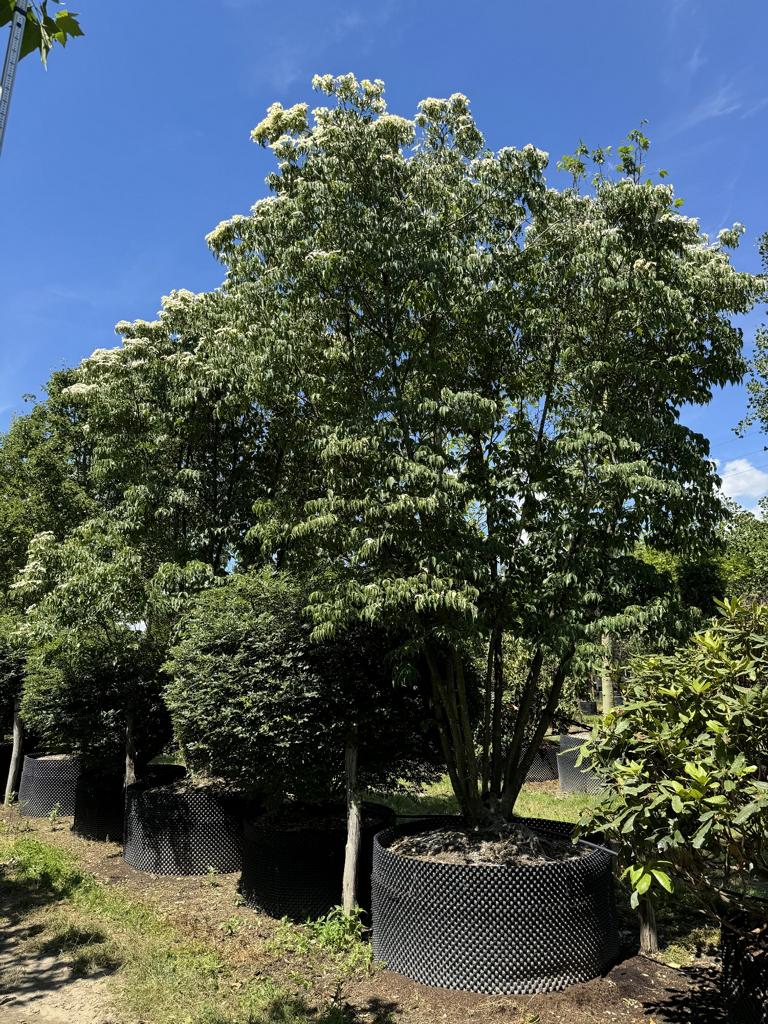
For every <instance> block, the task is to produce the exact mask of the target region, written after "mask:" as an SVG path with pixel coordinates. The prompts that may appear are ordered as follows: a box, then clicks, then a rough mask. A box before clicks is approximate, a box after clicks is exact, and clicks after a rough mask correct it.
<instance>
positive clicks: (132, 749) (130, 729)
mask: <svg viewBox="0 0 768 1024" xmlns="http://www.w3.org/2000/svg"><path fill="white" fill-rule="evenodd" d="M135 728H136V722H135V719H134V713H133V711H126V713H125V781H124V783H123V785H124V786H125V787H126V788H127V787H128V786H132V785H133V784H134V782H135V781H136V734H135Z"/></svg>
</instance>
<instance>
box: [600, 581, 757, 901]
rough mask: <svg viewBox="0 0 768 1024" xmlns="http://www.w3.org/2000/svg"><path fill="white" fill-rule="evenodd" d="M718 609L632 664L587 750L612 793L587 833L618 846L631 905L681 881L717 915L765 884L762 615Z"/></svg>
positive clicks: (738, 606) (732, 604) (748, 609)
mask: <svg viewBox="0 0 768 1024" xmlns="http://www.w3.org/2000/svg"><path fill="white" fill-rule="evenodd" d="M720 610H721V615H720V617H719V618H718V619H716V620H714V621H713V622H712V624H711V625H710V627H709V628H708V629H706V630H703V631H701V632H698V633H696V634H695V635H694V636H693V638H692V639H691V641H690V642H689V643H688V644H687V645H685V646H683V647H681V648H679V649H678V650H677V651H676V652H675V653H674V654H673V655H670V656H654V657H648V658H644V659H641V660H639V661H638V662H637V663H635V665H634V667H633V670H632V675H631V680H632V703H630V704H628V705H626V706H625V707H623V708H621V709H618V710H617V711H615V712H613V713H611V714H609V715H608V716H607V718H606V719H605V722H604V724H603V725H602V727H601V728H600V730H599V731H598V733H597V735H596V737H595V739H594V741H593V743H592V745H591V750H590V752H589V753H590V756H591V758H592V763H593V764H594V767H595V770H596V771H597V772H598V774H600V775H601V776H602V778H603V779H604V780H605V782H606V783H607V785H608V787H609V790H608V795H607V797H606V799H605V800H604V802H603V803H602V804H601V806H600V807H599V809H598V810H597V811H596V812H595V813H594V815H593V816H592V817H591V822H590V827H594V826H597V827H598V828H599V829H601V830H603V831H605V832H606V834H607V835H608V837H609V838H610V839H611V840H612V841H613V842H614V843H616V844H617V845H618V849H619V851H620V855H621V858H622V861H623V864H624V868H625V874H626V875H627V877H628V878H629V881H630V883H631V887H632V902H633V905H637V903H638V901H639V900H640V898H641V897H643V896H647V897H648V898H651V899H652V898H653V896H654V894H655V893H656V892H657V891H658V889H659V888H662V889H666V890H668V891H671V890H672V888H673V886H675V884H679V885H680V886H682V887H683V888H684V889H686V890H687V891H688V892H689V893H691V894H692V895H693V896H694V898H695V899H696V900H697V901H698V903H699V904H700V905H701V906H702V908H703V909H705V910H706V911H708V912H709V913H710V914H712V915H713V916H715V917H716V918H722V917H723V916H726V917H727V916H729V915H730V914H731V913H732V911H733V908H734V905H735V906H737V907H741V906H748V905H749V904H750V902H751V895H756V894H758V893H759V892H760V891H761V890H762V891H764V892H765V891H766V886H767V885H768V606H766V605H762V604H758V605H753V606H750V605H748V604H746V603H744V602H740V601H735V600H734V601H725V602H723V603H722V604H720ZM763 913H764V909H763Z"/></svg>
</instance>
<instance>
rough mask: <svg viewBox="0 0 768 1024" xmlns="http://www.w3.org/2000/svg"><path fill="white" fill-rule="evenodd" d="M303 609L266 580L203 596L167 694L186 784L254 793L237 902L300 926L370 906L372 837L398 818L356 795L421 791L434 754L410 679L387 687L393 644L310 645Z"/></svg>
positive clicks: (291, 593) (353, 640) (187, 624)
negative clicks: (201, 777) (205, 781)
mask: <svg viewBox="0 0 768 1024" xmlns="http://www.w3.org/2000/svg"><path fill="white" fill-rule="evenodd" d="M306 601H307V592H306V589H304V588H303V587H302V586H301V585H300V583H299V582H298V581H297V580H296V578H295V577H294V576H292V575H291V574H290V573H288V572H286V571H275V570H273V569H271V568H270V569H265V570H263V571H260V572H251V573H246V574H234V575H232V576H231V577H230V578H229V579H227V580H226V581H225V582H224V583H222V584H221V585H219V586H217V587H214V588H212V589H210V590H209V591H207V592H205V593H203V594H201V595H200V596H199V597H198V598H197V600H196V601H195V602H194V604H193V605H192V606H191V608H190V609H189V611H188V613H187V614H186V616H185V617H184V619H183V621H182V623H181V625H180V629H179V633H178V638H177V643H176V645H175V647H174V648H173V650H172V655H171V660H170V662H169V664H168V666H167V670H168V672H169V674H170V676H171V682H170V684H169V686H168V688H167V690H166V701H167V703H168V706H169V708H170V710H171V713H172V716H173V722H174V728H175V732H176V736H177V738H178V741H179V743H180V745H181V749H182V750H183V752H184V756H185V759H186V762H187V764H188V765H189V767H190V768H191V769H192V771H193V773H194V772H201V773H205V774H207V775H210V776H213V777H216V778H219V779H223V780H227V781H228V782H229V783H230V784H232V785H234V786H236V787H237V788H238V789H240V790H241V791H243V792H246V793H249V794H250V795H251V799H252V810H251V813H250V814H249V815H248V821H247V822H246V832H245V842H244V849H243V873H242V880H241V890H242V893H243V895H244V897H245V899H246V901H247V902H248V903H249V904H251V905H254V906H257V907H259V908H261V909H263V910H266V911H267V912H269V913H271V914H272V915H274V916H277V917H282V916H289V917H292V918H296V919H299V920H301V919H304V918H306V917H308V916H313V917H315V916H319V915H320V914H323V913H325V912H327V911H328V910H329V909H330V908H331V907H332V906H335V905H337V904H339V903H342V897H343V896H344V897H345V902H346V904H347V907H346V909H348V910H351V909H352V904H353V902H355V901H356V902H358V903H359V904H361V905H363V906H366V907H367V906H368V905H369V894H370V871H371V855H372V848H373V834H374V832H376V831H378V830H380V829H381V828H382V827H383V826H384V825H385V824H387V823H391V822H392V821H393V820H394V816H393V815H392V814H391V812H389V811H388V809H387V808H385V807H382V806H380V805H374V804H366V803H363V802H362V799H361V794H362V793H363V792H364V791H365V790H366V789H372V788H375V789H377V790H381V789H386V788H388V787H397V786H400V785H403V784H404V783H407V782H409V781H413V782H417V781H423V780H424V779H425V778H428V777H430V775H433V774H434V769H433V768H432V767H431V765H433V764H434V762H435V756H436V754H435V749H434V746H433V745H432V744H431V742H430V733H429V723H428V722H427V721H426V719H427V715H428V712H427V709H426V706H425V703H424V701H423V696H422V692H421V688H420V685H419V680H418V679H417V680H415V681H411V682H408V681H406V680H401V681H400V682H398V683H395V682H394V680H393V664H392V662H391V658H390V651H391V647H392V643H391V641H390V639H389V638H388V637H387V636H386V635H385V634H384V633H383V632H381V631H373V630H370V629H364V628H358V629H355V630H352V631H350V632H349V633H347V634H346V635H344V636H341V637H339V638H336V639H334V640H333V641H329V642H322V641H319V642H313V641H312V639H311V632H312V623H311V622H310V620H309V618H308V616H307V615H306V613H305V611H304V609H305V605H306ZM350 843H351V846H350V847H349V849H348V845H349V844H350ZM358 847H359V851H360V852H359V857H358V856H357V848H358ZM355 861H357V864H356V863H355Z"/></svg>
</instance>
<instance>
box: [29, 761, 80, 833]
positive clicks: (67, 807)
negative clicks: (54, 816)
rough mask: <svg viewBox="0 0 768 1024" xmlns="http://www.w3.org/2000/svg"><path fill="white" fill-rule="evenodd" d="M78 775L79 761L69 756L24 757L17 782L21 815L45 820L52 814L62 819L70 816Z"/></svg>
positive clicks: (72, 811)
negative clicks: (55, 813)
mask: <svg viewBox="0 0 768 1024" xmlns="http://www.w3.org/2000/svg"><path fill="white" fill-rule="evenodd" d="M79 775H80V764H79V761H78V759H77V758H76V757H73V756H72V755H71V754H43V755H34V756H31V757H25V758H24V767H23V768H22V771H21V782H20V783H19V809H20V812H21V814H23V815H24V816H26V817H28V818H47V817H48V815H49V814H51V813H52V812H53V811H56V812H57V813H58V814H61V815H63V816H65V817H68V816H69V815H72V814H74V812H75V787H76V785H77V779H78V776H79Z"/></svg>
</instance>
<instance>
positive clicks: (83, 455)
mask: <svg viewBox="0 0 768 1024" xmlns="http://www.w3.org/2000/svg"><path fill="white" fill-rule="evenodd" d="M70 383H71V376H70V374H69V373H68V372H60V373H55V374H54V375H53V376H52V377H51V379H50V381H49V382H48V385H47V396H46V398H45V400H44V401H41V402H37V403H36V404H35V405H34V406H33V408H32V409H31V410H30V411H29V412H28V413H27V414H25V415H23V416H19V417H17V418H16V419H14V421H13V422H12V424H11V426H10V429H9V430H8V431H7V433H5V434H4V435H3V436H2V437H0V635H1V636H2V639H1V640H0V647H2V651H3V653H2V655H1V658H2V661H3V664H4V665H6V666H7V668H8V671H5V670H4V671H3V675H4V683H3V686H2V689H3V696H4V699H2V700H0V722H2V727H3V729H5V723H6V722H7V723H8V724H9V725H10V723H11V721H12V722H13V754H12V758H11V765H10V770H9V772H8V778H7V781H6V782H5V796H6V802H8V801H9V800H10V799H11V795H12V793H13V792H14V791H15V789H16V787H17V780H18V773H19V770H20V765H21V754H22V741H23V723H22V719H21V716H20V704H21V690H22V684H23V672H22V671H21V668H20V666H21V664H22V663H23V661H24V653H23V646H20V645H21V637H20V634H19V632H18V627H19V626H20V624H21V622H22V619H23V607H21V606H20V605H19V604H18V603H17V602H15V601H14V599H13V594H12V589H11V588H12V584H13V581H14V579H15V577H16V574H17V573H18V572H19V570H20V569H21V568H22V567H23V566H24V564H25V562H26V558H27V549H28V546H29V543H30V541H31V540H32V538H33V537H34V536H35V534H37V533H38V532H41V531H48V532H50V533H51V534H52V535H53V536H55V537H57V538H59V539H63V538H64V537H65V536H66V535H67V534H68V532H69V531H70V530H71V529H72V528H73V527H74V526H75V525H77V524H78V523H80V522H81V521H82V520H83V519H84V518H85V517H87V516H88V515H90V514H91V513H92V512H93V510H94V508H95V507H96V506H95V503H94V499H93V496H92V494H91V493H90V487H89V466H90V449H89V445H88V441H87V436H86V432H85V430H84V424H83V423H82V421H81V420H80V418H79V417H78V415H77V413H76V411H75V410H74V408H73V407H72V405H71V404H70V403H69V402H68V401H67V400H66V398H65V397H64V395H63V392H64V390H65V389H66V387H67V386H68V384H70Z"/></svg>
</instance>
